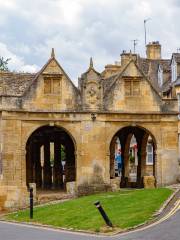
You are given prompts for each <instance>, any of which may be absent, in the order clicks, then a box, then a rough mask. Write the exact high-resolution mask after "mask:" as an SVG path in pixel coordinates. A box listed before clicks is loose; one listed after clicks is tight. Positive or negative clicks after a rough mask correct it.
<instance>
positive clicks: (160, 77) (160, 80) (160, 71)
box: [158, 66, 163, 87]
mask: <svg viewBox="0 0 180 240" xmlns="http://www.w3.org/2000/svg"><path fill="white" fill-rule="evenodd" d="M158 84H159V86H160V87H162V85H163V69H162V68H161V66H159V69H158Z"/></svg>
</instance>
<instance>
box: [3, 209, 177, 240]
mask: <svg viewBox="0 0 180 240" xmlns="http://www.w3.org/2000/svg"><path fill="white" fill-rule="evenodd" d="M95 239H99V240H156V239H158V240H179V239H180V211H179V210H177V212H176V213H175V214H174V215H172V216H171V217H169V218H168V219H166V220H164V221H163V222H161V223H159V224H155V225H153V226H151V227H148V228H146V229H144V230H136V231H135V232H131V233H126V234H125V235H122V234H120V235H116V236H111V237H103V236H97V235H86V234H78V233H72V232H66V231H61V230H53V229H48V228H39V227H33V226H30V225H21V224H13V223H5V222H1V221H0V240H95Z"/></svg>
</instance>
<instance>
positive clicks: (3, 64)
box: [0, 57, 10, 71]
mask: <svg viewBox="0 0 180 240" xmlns="http://www.w3.org/2000/svg"><path fill="white" fill-rule="evenodd" d="M9 61H10V58H7V59H4V58H3V57H0V71H9V69H8V62H9Z"/></svg>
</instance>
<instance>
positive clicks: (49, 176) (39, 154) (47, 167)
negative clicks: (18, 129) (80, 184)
mask: <svg viewBox="0 0 180 240" xmlns="http://www.w3.org/2000/svg"><path fill="white" fill-rule="evenodd" d="M75 152H76V144H75V140H74V138H73V137H72V135H71V134H70V133H69V132H68V131H67V130H66V129H65V128H63V127H61V126H49V125H44V126H41V127H39V128H37V129H36V130H35V131H33V133H32V134H31V135H30V136H29V138H28V140H27V142H26V183H27V186H29V183H36V187H37V189H65V188H66V183H67V182H72V181H75V179H76V159H75V158H76V157H75Z"/></svg>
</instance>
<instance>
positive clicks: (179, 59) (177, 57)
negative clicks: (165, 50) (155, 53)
mask: <svg viewBox="0 0 180 240" xmlns="http://www.w3.org/2000/svg"><path fill="white" fill-rule="evenodd" d="M172 57H174V59H175V61H176V62H177V63H180V53H173V54H172Z"/></svg>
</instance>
